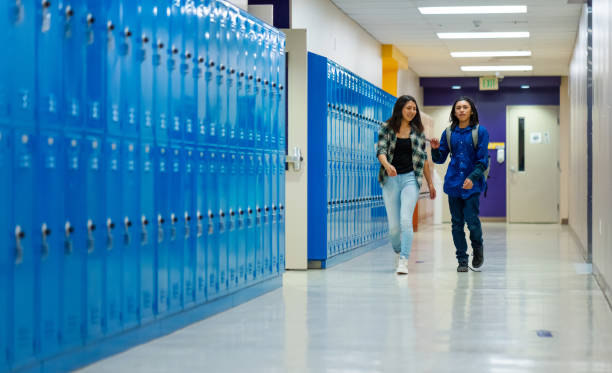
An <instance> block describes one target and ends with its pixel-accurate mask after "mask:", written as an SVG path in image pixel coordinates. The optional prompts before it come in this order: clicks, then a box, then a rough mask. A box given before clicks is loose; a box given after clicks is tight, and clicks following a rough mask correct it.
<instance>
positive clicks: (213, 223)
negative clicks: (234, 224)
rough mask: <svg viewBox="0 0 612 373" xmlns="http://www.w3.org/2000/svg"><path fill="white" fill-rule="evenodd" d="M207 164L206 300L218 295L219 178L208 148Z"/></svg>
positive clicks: (215, 162) (214, 150)
mask: <svg viewBox="0 0 612 373" xmlns="http://www.w3.org/2000/svg"><path fill="white" fill-rule="evenodd" d="M205 156H206V160H207V161H208V162H207V167H206V169H207V175H206V184H205V185H206V213H205V214H206V215H207V216H206V217H205V219H207V229H206V232H207V233H206V234H207V237H206V252H207V258H206V266H207V269H206V272H207V275H208V280H207V284H206V296H207V299H208V300H211V299H213V298H216V297H218V295H219V228H218V223H217V222H218V219H219V218H218V216H217V215H218V214H219V207H218V206H219V193H218V187H217V179H218V178H219V172H218V169H219V166H218V160H217V158H218V157H217V150H216V149H214V148H208V150H207V151H206V153H205Z"/></svg>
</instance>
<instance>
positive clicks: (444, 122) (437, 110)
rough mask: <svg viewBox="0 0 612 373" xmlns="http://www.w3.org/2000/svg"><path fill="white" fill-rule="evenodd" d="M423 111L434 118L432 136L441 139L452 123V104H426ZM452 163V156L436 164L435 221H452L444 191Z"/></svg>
mask: <svg viewBox="0 0 612 373" xmlns="http://www.w3.org/2000/svg"><path fill="white" fill-rule="evenodd" d="M423 111H424V112H426V113H427V114H428V115H430V116H431V117H432V118H433V123H434V125H433V134H432V137H435V138H437V139H440V135H441V134H442V132H443V131H444V129H446V127H448V126H449V125H450V122H449V115H450V111H451V105H447V106H424V107H423ZM449 163H450V157H448V158H447V159H446V162H445V163H444V164H435V165H434V172H435V173H436V174H435V175H434V181H436V180H437V184H438V185H437V186H436V190H437V192H438V195H439V197H438V198H436V204H435V210H434V211H435V213H434V223H442V222H445V223H446V222H450V210H449V209H448V195H446V193H444V191H443V190H442V187H443V185H444V175H446V169H447V168H448V164H449Z"/></svg>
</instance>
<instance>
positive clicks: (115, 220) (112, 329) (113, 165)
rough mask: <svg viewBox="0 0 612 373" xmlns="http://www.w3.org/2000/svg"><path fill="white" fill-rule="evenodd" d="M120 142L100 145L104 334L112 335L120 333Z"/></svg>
mask: <svg viewBox="0 0 612 373" xmlns="http://www.w3.org/2000/svg"><path fill="white" fill-rule="evenodd" d="M120 167H121V141H120V140H119V139H117V138H107V140H106V143H105V144H104V173H105V175H104V181H105V187H104V195H105V197H104V201H105V211H106V215H105V219H104V221H103V224H100V229H102V230H103V231H104V236H105V242H104V246H103V247H101V248H100V249H103V250H104V256H105V261H104V316H103V320H105V323H104V329H105V330H104V331H105V333H106V334H114V333H116V332H118V331H119V330H121V314H120V313H121V298H122V295H123V294H122V292H123V290H124V289H123V287H122V286H121V285H122V283H123V279H122V278H121V274H122V270H121V262H122V258H121V249H122V246H123V244H122V230H123V229H122V228H123V224H122V221H123V214H122V210H123V206H122V204H121V197H120V196H121V195H122V194H121V193H122V192H123V191H122V190H121V182H122V181H121V176H122V175H121V170H120Z"/></svg>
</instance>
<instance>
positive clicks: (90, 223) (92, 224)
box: [87, 220, 96, 232]
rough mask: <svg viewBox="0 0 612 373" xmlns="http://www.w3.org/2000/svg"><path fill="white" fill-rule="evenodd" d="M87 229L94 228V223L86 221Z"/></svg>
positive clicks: (92, 229)
mask: <svg viewBox="0 0 612 373" xmlns="http://www.w3.org/2000/svg"><path fill="white" fill-rule="evenodd" d="M87 230H89V231H92V232H93V231H95V230H96V225H95V224H94V223H93V222H92V221H91V220H89V221H88V222H87Z"/></svg>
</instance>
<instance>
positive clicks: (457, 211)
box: [448, 193, 482, 265]
mask: <svg viewBox="0 0 612 373" xmlns="http://www.w3.org/2000/svg"><path fill="white" fill-rule="evenodd" d="M448 206H449V207H450V213H451V223H452V227H453V242H454V243H455V250H456V251H455V255H456V256H457V261H458V262H459V263H460V264H466V265H467V263H468V259H469V256H468V254H467V242H466V241H465V232H464V231H463V226H464V224H465V223H466V222H467V226H468V229H469V230H470V241H471V242H472V248H481V247H482V227H481V226H480V219H479V218H478V213H479V209H480V193H475V194H472V195H471V196H469V197H468V198H466V199H463V198H461V197H451V196H448Z"/></svg>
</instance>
